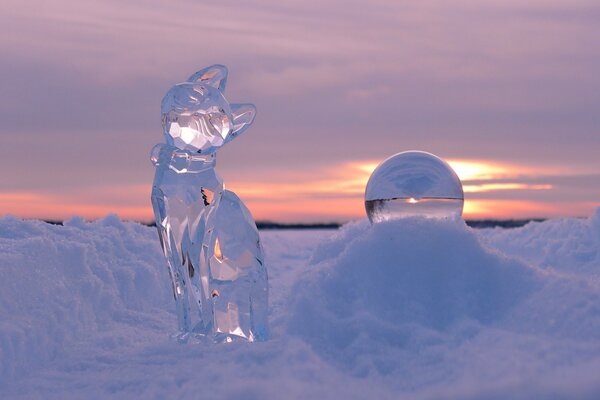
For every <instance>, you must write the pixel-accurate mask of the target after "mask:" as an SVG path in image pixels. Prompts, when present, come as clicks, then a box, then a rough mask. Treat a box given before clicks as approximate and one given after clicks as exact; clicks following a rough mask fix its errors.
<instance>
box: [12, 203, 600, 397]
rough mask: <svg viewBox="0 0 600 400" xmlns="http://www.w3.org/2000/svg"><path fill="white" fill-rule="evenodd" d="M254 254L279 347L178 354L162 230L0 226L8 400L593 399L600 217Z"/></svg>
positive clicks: (346, 230) (367, 238)
mask: <svg viewBox="0 0 600 400" xmlns="http://www.w3.org/2000/svg"><path fill="white" fill-rule="evenodd" d="M261 236H262V239H263V242H264V248H265V252H266V259H267V265H268V267H269V278H270V294H271V296H270V298H271V299H270V300H271V305H270V308H271V310H270V321H271V333H272V339H271V340H270V341H268V342H266V343H254V344H250V345H248V344H243V343H240V344H233V345H219V346H210V345H206V344H199V345H180V344H178V343H176V341H174V340H171V339H170V337H169V336H170V335H171V334H172V333H173V332H174V330H175V327H176V318H175V314H174V301H173V298H172V294H171V288H170V283H169V277H168V273H167V271H166V267H165V265H164V259H163V255H162V252H161V251H160V246H159V243H158V240H157V235H156V232H155V230H154V229H152V228H148V227H144V226H141V225H139V224H135V223H123V222H121V221H120V220H119V219H118V218H117V217H115V216H110V217H107V218H105V219H103V220H100V221H97V222H94V223H85V222H84V221H82V220H81V219H72V220H70V221H68V222H67V223H66V224H65V226H54V225H49V224H45V223H42V222H36V221H22V220H18V219H15V218H12V217H5V218H1V219H0V278H1V279H0V397H2V398H73V397H78V398H106V397H113V398H114V397H117V398H132V397H137V398H199V397H200V398H202V397H208V396H210V397H212V398H256V399H259V398H260V399H268V398H273V399H275V398H282V397H288V398H307V397H319V398H367V397H377V398H390V399H392V398H399V397H402V398H415V399H436V398H445V399H447V398H456V399H459V398H460V399H463V398H473V399H481V398H490V399H494V398H498V399H500V398H548V397H552V398H590V399H593V398H598V397H599V396H600V381H598V374H599V373H600V288H599V287H598V276H599V275H600V255H599V250H600V213H596V215H595V216H594V217H592V218H589V219H585V220H575V219H563V220H553V221H547V222H543V223H535V224H529V225H527V226H525V227H523V228H519V229H511V230H501V229H488V230H481V231H476V230H472V229H469V228H468V227H466V226H465V225H464V224H462V223H460V222H458V223H450V222H444V221H431V220H421V219H409V220H405V221H399V222H391V223H383V224H379V225H377V226H375V227H371V226H370V225H369V224H368V223H367V222H365V221H360V222H356V223H352V224H348V225H347V226H345V227H343V228H342V229H341V230H339V231H287V232H282V231H269V232H262V233H261Z"/></svg>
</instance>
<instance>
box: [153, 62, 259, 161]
mask: <svg viewBox="0 0 600 400" xmlns="http://www.w3.org/2000/svg"><path fill="white" fill-rule="evenodd" d="M226 83H227V68H226V67H225V66H224V65H212V66H210V67H207V68H204V69H202V70H200V71H198V72H196V73H195V74H193V75H192V76H190V78H189V79H188V80H187V81H186V82H183V83H179V84H177V85H175V86H173V87H172V88H171V89H169V91H168V92H167V94H165V97H163V99H162V105H161V112H162V125H163V132H164V134H165V138H166V141H167V143H168V144H169V145H171V146H174V147H177V148H178V149H181V150H187V151H190V152H194V153H200V154H210V153H213V152H215V151H216V150H217V149H218V148H219V147H221V146H223V145H224V144H225V143H228V142H230V141H231V140H233V138H235V137H237V136H238V135H239V134H240V133H242V132H243V131H245V130H246V128H248V127H249V126H250V124H252V122H253V121H254V117H255V115H256V107H254V105H252V104H229V102H228V101H227V100H226V99H225V97H224V96H223V92H224V91H225V84H226Z"/></svg>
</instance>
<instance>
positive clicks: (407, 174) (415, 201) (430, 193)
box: [365, 151, 464, 223]
mask: <svg viewBox="0 0 600 400" xmlns="http://www.w3.org/2000/svg"><path fill="white" fill-rule="evenodd" d="M463 204H464V194H463V189H462V184H461V182H460V179H459V178H458V176H457V175H456V173H455V172H454V170H453V169H452V168H451V167H450V166H449V165H448V164H447V163H446V162H445V161H443V160H442V159H440V158H439V157H436V156H434V155H433V154H430V153H426V152H423V151H406V152H402V153H398V154H396V155H394V156H392V157H390V158H388V159H387V160H385V161H384V162H382V163H381V164H379V166H378V167H377V168H376V169H375V171H373V174H372V175H371V177H370V178H369V182H368V183H367V188H366V190H365V209H366V211H367V216H368V217H369V220H370V221H371V222H372V223H377V222H381V221H387V220H390V219H399V218H405V217H414V216H423V217H428V218H448V219H456V218H460V216H461V215H462V210H463Z"/></svg>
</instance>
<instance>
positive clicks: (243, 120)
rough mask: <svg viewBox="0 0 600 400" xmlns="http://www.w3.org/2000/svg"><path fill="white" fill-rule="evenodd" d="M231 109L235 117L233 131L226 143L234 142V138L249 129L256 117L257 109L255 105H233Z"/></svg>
mask: <svg viewBox="0 0 600 400" xmlns="http://www.w3.org/2000/svg"><path fill="white" fill-rule="evenodd" d="M230 107H231V114H232V115H233V129H232V130H231V133H230V134H229V136H228V137H227V139H226V140H225V143H227V142H229V141H231V140H233V138H235V137H237V136H239V135H240V134H241V133H242V132H244V131H245V130H246V129H248V127H250V125H252V122H254V117H255V116H256V107H255V106H254V104H249V103H246V104H231V105H230Z"/></svg>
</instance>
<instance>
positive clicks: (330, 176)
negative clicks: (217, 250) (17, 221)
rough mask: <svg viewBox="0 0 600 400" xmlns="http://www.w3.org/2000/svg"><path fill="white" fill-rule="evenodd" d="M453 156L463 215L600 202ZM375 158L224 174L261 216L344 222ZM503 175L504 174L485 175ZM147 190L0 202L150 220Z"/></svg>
mask: <svg viewBox="0 0 600 400" xmlns="http://www.w3.org/2000/svg"><path fill="white" fill-rule="evenodd" d="M449 163H450V165H451V166H452V167H453V168H455V170H456V172H457V174H458V175H459V177H460V178H461V180H462V181H463V183H464V186H463V189H464V192H465V194H466V198H465V208H464V216H465V218H499V219H508V218H544V217H555V216H565V210H570V211H571V213H572V214H570V215H572V216H575V215H579V216H581V215H589V214H591V213H592V212H593V211H594V209H595V207H598V206H600V202H596V203H593V202H584V201H580V202H577V201H573V202H560V203H559V202H553V201H551V199H549V201H529V200H522V199H523V198H526V194H525V195H523V194H522V195H520V197H519V196H516V195H515V196H516V198H513V199H511V198H510V196H513V194H515V193H527V192H528V191H539V190H544V191H548V192H551V191H553V190H555V189H556V187H555V186H553V185H550V184H533V183H521V182H511V179H515V180H517V179H519V178H522V177H523V176H524V175H523V173H528V174H531V175H530V177H531V176H536V174H540V173H544V172H546V170H545V169H542V168H532V167H524V166H519V165H512V164H507V163H499V162H486V161H481V160H450V161H449ZM377 165H378V163H376V162H373V161H356V162H349V163H344V164H337V165H329V166H324V167H319V168H313V169H312V170H307V171H303V172H302V173H299V172H298V171H288V172H286V171H281V170H278V171H274V172H273V174H272V175H268V174H263V175H261V179H264V180H262V181H249V180H244V181H235V180H233V181H230V180H226V182H225V184H226V187H227V188H228V189H231V190H233V191H234V192H236V193H237V194H238V195H239V196H240V197H241V198H242V199H243V200H244V202H245V203H246V205H247V206H248V208H249V209H250V210H251V212H252V213H253V215H254V217H255V219H257V220H270V221H276V222H335V221H342V222H343V221H348V220H352V219H357V218H362V217H364V216H365V211H364V200H363V196H364V189H365V185H366V183H367V180H368V179H369V176H370V175H371V173H372V171H373V170H374V169H375V167H376V166H377ZM548 170H550V171H551V169H548ZM499 179H501V180H503V182H485V181H486V180H499ZM470 181H473V182H470ZM150 190H151V189H150V185H149V184H137V185H114V186H94V187H87V188H81V189H76V190H75V189H74V190H72V191H71V192H69V193H64V194H56V193H37V192H27V191H18V192H17V191H15V192H4V193H2V192H0V207H2V210H4V213H7V214H14V215H17V216H20V217H25V218H42V219H67V218H69V217H71V216H73V215H80V216H83V217H85V218H88V219H96V218H100V217H103V216H105V215H107V214H109V213H117V214H118V215H119V216H120V217H121V218H125V219H134V220H139V221H151V220H152V218H153V213H152V208H151V205H150ZM499 191H504V192H505V193H506V192H509V195H508V196H507V195H504V196H503V197H504V198H506V199H502V200H500V199H495V198H494V193H495V192H499ZM471 193H477V194H478V198H474V199H473V198H470V197H469V195H470V194H471ZM482 196H484V197H483V198H482ZM409 201H410V200H409Z"/></svg>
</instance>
